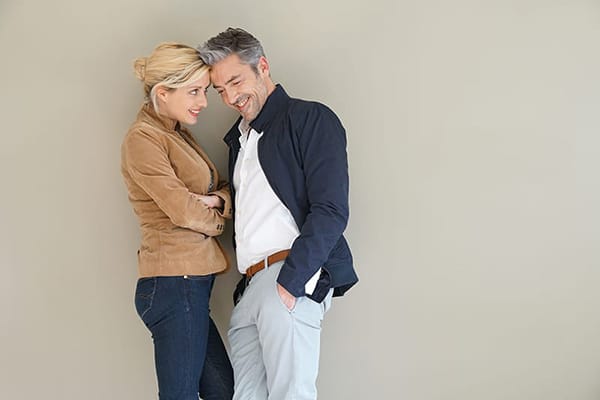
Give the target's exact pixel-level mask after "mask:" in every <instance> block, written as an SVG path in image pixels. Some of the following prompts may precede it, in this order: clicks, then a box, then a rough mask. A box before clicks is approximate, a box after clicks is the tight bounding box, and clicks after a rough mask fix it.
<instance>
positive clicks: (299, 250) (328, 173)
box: [277, 105, 349, 297]
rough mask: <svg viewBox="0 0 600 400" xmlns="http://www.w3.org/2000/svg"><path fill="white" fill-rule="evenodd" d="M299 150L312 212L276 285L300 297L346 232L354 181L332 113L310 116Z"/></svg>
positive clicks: (315, 112) (342, 134) (341, 133)
mask: <svg viewBox="0 0 600 400" xmlns="http://www.w3.org/2000/svg"><path fill="white" fill-rule="evenodd" d="M298 144H299V147H300V153H301V158H302V165H303V171H304V176H305V188H306V195H307V199H308V204H309V211H308V214H307V216H306V219H305V221H304V224H303V225H302V226H300V227H298V228H299V229H300V235H299V236H298V238H296V240H295V241H294V244H293V245H292V248H291V249H290V250H291V251H290V254H289V255H288V257H287V259H286V261H285V263H284V265H283V267H282V269H281V271H280V273H279V276H278V278H277V282H278V283H279V284H281V285H282V286H283V287H285V288H286V289H287V290H288V291H289V292H290V293H291V294H293V295H294V296H296V297H301V296H304V295H305V294H306V293H305V284H306V282H307V281H308V280H309V279H310V277H311V276H313V275H314V274H315V273H316V272H317V270H318V269H319V268H321V267H322V266H323V264H324V263H325V262H326V261H327V259H328V258H329V253H330V252H331V250H332V249H333V247H334V246H335V245H336V243H337V242H338V240H339V239H340V237H341V236H342V234H343V232H344V230H345V229H346V225H347V223H348V217H349V207H348V186H349V179H348V157H347V154H346V132H345V130H344V127H343V126H342V124H341V122H340V121H339V119H338V118H337V116H336V115H335V114H334V113H333V112H332V111H331V110H330V109H329V108H327V107H325V106H324V105H319V106H318V107H315V108H313V109H312V110H311V111H310V112H309V113H308V115H307V117H306V119H305V123H303V125H302V126H301V127H300V128H299V132H298Z"/></svg>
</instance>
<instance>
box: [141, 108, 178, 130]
mask: <svg viewBox="0 0 600 400" xmlns="http://www.w3.org/2000/svg"><path fill="white" fill-rule="evenodd" d="M140 117H141V118H142V119H145V120H150V121H152V122H155V123H156V124H158V126H160V127H161V128H164V129H165V130H167V131H169V132H170V131H175V130H177V129H178V128H179V122H178V121H177V120H174V119H172V118H169V117H165V116H163V115H160V114H157V113H156V111H154V107H153V106H152V104H151V103H146V104H144V105H143V106H142V109H141V110H140Z"/></svg>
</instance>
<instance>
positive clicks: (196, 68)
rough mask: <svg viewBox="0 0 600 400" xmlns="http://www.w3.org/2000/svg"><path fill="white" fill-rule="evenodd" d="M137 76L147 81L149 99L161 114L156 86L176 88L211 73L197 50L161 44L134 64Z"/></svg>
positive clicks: (179, 45)
mask: <svg viewBox="0 0 600 400" xmlns="http://www.w3.org/2000/svg"><path fill="white" fill-rule="evenodd" d="M133 69H134V71H135V75H136V76H137V78H138V79H139V80H140V81H142V83H143V84H144V94H145V96H146V101H147V102H148V101H152V105H153V106H154V111H156V112H157V113H158V103H157V99H156V89H157V88H159V87H161V86H162V87H165V88H167V89H177V88H180V87H183V86H186V85H189V84H190V83H191V82H194V81H197V80H198V79H200V78H201V77H202V76H203V75H204V74H206V73H207V72H208V69H209V66H207V65H206V64H204V62H202V60H201V59H200V56H199V54H198V51H197V50H196V49H194V48H193V47H190V46H186V45H185V44H180V43H173V42H165V43H161V44H159V45H158V46H156V48H155V49H154V50H153V51H152V53H151V54H150V55H149V56H148V57H141V58H138V59H136V60H135V62H134V63H133Z"/></svg>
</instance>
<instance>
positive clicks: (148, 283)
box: [135, 277, 157, 325]
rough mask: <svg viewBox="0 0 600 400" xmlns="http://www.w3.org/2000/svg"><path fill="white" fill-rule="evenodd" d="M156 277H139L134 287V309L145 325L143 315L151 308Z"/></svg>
mask: <svg viewBox="0 0 600 400" xmlns="http://www.w3.org/2000/svg"><path fill="white" fill-rule="evenodd" d="M156 282H157V279H156V277H153V278H141V279H139V280H138V282H137V286H136V289H135V310H136V311H137V313H138V315H139V316H140V318H141V319H142V321H144V323H145V324H146V325H147V323H146V321H145V319H144V317H145V316H146V314H147V313H148V311H150V310H151V309H152V303H153V302H154V295H155V294H156Z"/></svg>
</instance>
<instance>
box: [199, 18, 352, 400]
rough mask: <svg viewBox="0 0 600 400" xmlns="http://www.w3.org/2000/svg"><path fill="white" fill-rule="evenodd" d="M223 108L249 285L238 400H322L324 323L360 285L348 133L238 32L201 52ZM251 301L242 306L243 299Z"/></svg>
mask: <svg viewBox="0 0 600 400" xmlns="http://www.w3.org/2000/svg"><path fill="white" fill-rule="evenodd" d="M199 51H200V56H201V58H202V59H203V61H204V62H205V63H206V64H208V65H210V66H211V67H212V68H211V81H212V84H213V86H214V88H215V89H216V90H217V92H218V93H219V94H220V95H221V98H222V100H223V102H224V103H225V104H226V105H228V106H229V107H231V108H233V109H235V110H237V111H238V112H239V113H240V115H241V117H240V118H239V119H238V121H237V122H236V123H235V124H234V126H233V127H232V128H231V130H230V131H229V133H228V134H227V135H226V136H225V142H226V143H227V145H228V146H229V149H230V152H229V178H230V179H229V181H230V183H231V191H232V194H233V196H234V199H235V202H234V203H235V204H234V219H235V235H234V237H235V240H234V242H235V245H236V256H237V262H238V268H239V270H240V272H241V273H242V274H244V277H243V278H242V280H241V281H240V283H239V284H238V287H237V289H236V293H235V294H234V300H235V301H236V302H237V305H236V306H235V308H234V310H233V314H232V316H231V326H230V330H229V342H230V345H231V357H232V364H233V369H234V381H235V394H234V399H236V400H242V399H247V400H262V399H269V400H286V399H297V400H304V399H316V397H317V391H316V378H317V372H318V364H319V345H320V333H321V321H322V319H323V315H324V313H325V312H326V311H327V310H328V309H329V307H330V304H331V297H332V295H333V296H341V295H343V294H344V293H345V292H346V291H347V290H348V289H349V288H350V287H351V286H353V285H354V284H355V283H356V282H357V281H358V277H357V275H356V273H355V271H354V268H353V265H352V255H351V253H350V249H349V247H348V244H347V243H346V240H345V239H344V237H343V236H342V233H343V231H344V229H345V228H346V224H347V221H348V214H349V212H348V163H347V156H346V134H345V131H344V128H343V126H342V124H341V123H340V121H339V120H338V118H337V117H336V115H335V114H334V113H333V112H332V111H331V110H330V109H329V108H327V107H326V106H324V105H322V104H320V103H316V102H308V101H304V100H299V99H294V98H291V97H289V96H288V95H287V93H286V92H285V90H284V89H283V87H282V86H281V85H275V84H274V83H273V80H272V79H271V76H270V69H269V62H268V61H267V59H266V57H265V54H264V51H263V48H262V45H261V44H260V42H259V41H258V40H257V39H256V38H255V37H254V36H252V35H251V34H249V33H248V32H246V31H244V30H242V29H233V28H229V29H227V30H226V31H225V32H222V33H220V34H219V35H217V36H215V37H214V38H212V39H210V40H208V41H207V42H206V43H205V44H204V45H202V46H201V47H200V49H199ZM238 301H239V302H238Z"/></svg>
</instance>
